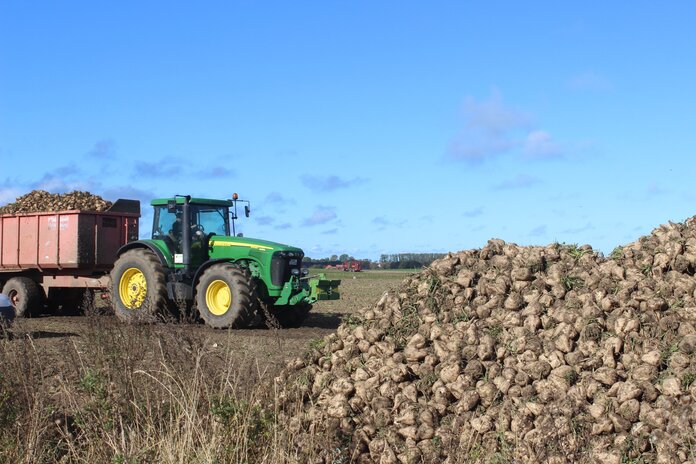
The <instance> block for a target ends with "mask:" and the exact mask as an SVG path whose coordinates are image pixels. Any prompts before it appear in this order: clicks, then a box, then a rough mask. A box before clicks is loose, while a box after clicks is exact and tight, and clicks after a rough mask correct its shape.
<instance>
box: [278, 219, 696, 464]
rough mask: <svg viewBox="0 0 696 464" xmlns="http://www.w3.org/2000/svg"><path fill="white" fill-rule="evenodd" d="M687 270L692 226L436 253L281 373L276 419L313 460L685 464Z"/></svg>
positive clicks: (694, 440) (695, 320)
mask: <svg viewBox="0 0 696 464" xmlns="http://www.w3.org/2000/svg"><path fill="white" fill-rule="evenodd" d="M695 272H696V216H695V217H693V218H691V219H689V220H687V221H686V222H685V223H683V224H674V223H670V224H667V225H663V226H661V227H659V228H657V229H655V230H654V231H653V232H652V234H651V235H649V236H646V237H642V238H640V239H639V240H637V241H636V242H634V243H631V244H630V245H627V246H625V247H623V248H619V249H617V250H615V251H614V252H613V253H612V255H611V256H610V257H609V258H604V257H603V256H602V255H601V254H599V253H596V252H595V251H593V250H592V248H591V247H590V246H587V245H585V246H581V247H577V246H569V245H561V244H553V245H550V246H547V247H537V246H529V247H521V246H517V245H515V244H511V243H505V242H503V241H502V240H490V241H489V242H488V244H487V245H486V246H485V247H483V248H482V249H480V250H471V251H462V252H459V253H451V254H449V255H448V256H447V257H445V258H443V259H440V260H438V261H436V262H434V263H433V264H432V265H431V266H430V267H429V268H428V269H426V270H424V271H423V272H421V273H420V274H418V275H414V276H412V277H410V278H408V279H407V280H405V281H404V283H403V285H402V286H401V288H400V289H398V290H397V291H394V292H391V293H387V294H385V295H384V296H383V297H382V298H381V299H380V300H379V302H378V303H377V304H375V305H374V306H373V307H371V308H367V309H363V310H361V311H359V312H358V313H357V314H356V315H354V316H352V317H350V318H348V319H347V320H344V322H343V323H342V324H341V325H340V327H339V328H338V330H337V332H336V333H335V334H332V335H329V336H327V337H326V338H324V340H323V342H322V343H317V344H315V345H316V346H315V347H314V348H313V349H312V350H311V351H310V352H309V353H308V355H307V356H306V357H305V358H298V359H296V360H294V361H293V362H291V363H289V364H288V366H287V367H286V369H285V370H284V371H283V372H282V373H281V375H280V376H279V377H278V378H277V379H276V382H277V385H278V388H279V392H280V393H279V395H280V399H281V402H282V403H281V404H282V406H281V420H282V421H285V422H286V423H287V424H288V431H289V433H291V434H293V436H294V437H295V440H296V444H297V450H298V453H300V458H301V459H300V460H302V459H303V458H302V457H303V456H305V457H306V458H307V459H308V457H309V456H313V460H315V461H318V462H381V463H397V462H403V463H411V462H414V463H415V462H446V463H455V462H472V463H473V462H515V463H518V462H520V463H538V462H548V463H566V462H580V463H585V462H602V463H616V464H619V463H623V462H657V463H680V462H681V463H683V462H691V463H694V462H696V298H695V291H696V277H695V276H694V273H695ZM322 431H323V432H322ZM326 431H328V436H327V432H326ZM303 453H304V454H303Z"/></svg>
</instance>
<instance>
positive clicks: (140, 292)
mask: <svg viewBox="0 0 696 464" xmlns="http://www.w3.org/2000/svg"><path fill="white" fill-rule="evenodd" d="M111 299H112V302H113V307H114V312H115V313H116V317H118V318H119V319H120V320H122V321H124V322H134V323H138V322H141V323H150V322H154V321H155V320H157V316H158V314H159V312H160V311H161V310H162V309H163V308H164V307H165V306H166V303H167V287H166V285H165V281H164V268H163V267H162V264H161V263H160V262H159V259H157V257H156V256H155V254H154V253H153V252H151V251H150V250H146V249H144V248H137V249H135V250H128V251H126V252H125V253H123V254H122V255H121V256H120V257H119V258H118V259H117V260H116V263H115V264H114V268H113V269H112V270H111Z"/></svg>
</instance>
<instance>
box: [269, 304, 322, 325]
mask: <svg viewBox="0 0 696 464" xmlns="http://www.w3.org/2000/svg"><path fill="white" fill-rule="evenodd" d="M276 308H277V309H276ZM276 308H273V309H271V315H272V316H274V317H275V318H276V320H277V321H278V323H279V324H280V326H281V327H283V328H286V329H290V328H297V327H300V326H301V325H302V323H303V322H304V320H305V319H307V316H308V315H309V312H310V311H311V310H312V305H311V304H303V303H298V304H296V305H294V306H280V307H276Z"/></svg>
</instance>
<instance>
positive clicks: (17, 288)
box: [2, 277, 46, 317]
mask: <svg viewBox="0 0 696 464" xmlns="http://www.w3.org/2000/svg"><path fill="white" fill-rule="evenodd" d="M2 293H4V294H5V295H7V297H8V298H9V299H10V301H12V304H13V305H14V307H15V315H16V316H17V317H31V316H36V315H37V314H39V313H41V310H42V309H43V306H44V303H45V302H46V294H45V293H44V291H43V288H41V286H40V285H39V284H37V283H36V282H34V281H33V280H32V279H30V278H29V277H13V278H11V279H10V280H8V281H7V282H6V283H5V285H4V286H3V287H2Z"/></svg>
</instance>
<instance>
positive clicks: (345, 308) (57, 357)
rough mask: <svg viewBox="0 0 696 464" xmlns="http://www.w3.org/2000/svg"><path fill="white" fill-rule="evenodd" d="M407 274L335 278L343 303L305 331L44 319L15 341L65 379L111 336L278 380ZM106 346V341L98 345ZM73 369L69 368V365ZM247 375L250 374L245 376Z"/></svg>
mask: <svg viewBox="0 0 696 464" xmlns="http://www.w3.org/2000/svg"><path fill="white" fill-rule="evenodd" d="M405 276H406V274H404V273H401V272H379V273H377V274H375V273H369V272H365V273H361V274H346V273H335V274H333V275H332V276H331V278H341V279H343V282H342V284H341V300H338V301H328V302H319V303H317V304H316V305H315V306H314V309H313V310H312V312H311V313H310V315H309V317H308V318H307V320H306V321H305V322H304V324H303V326H302V327H301V328H297V329H283V330H269V329H267V328H265V327H258V328H253V329H244V330H216V329H212V328H210V327H207V326H205V325H203V324H195V323H182V324H164V323H163V324H156V325H154V326H148V327H146V328H137V327H131V326H127V325H123V324H121V323H119V321H118V320H117V319H116V317H115V316H40V317H35V318H31V319H18V320H17V321H16V322H15V326H14V328H13V329H12V332H13V338H14V339H15V340H17V339H18V338H26V337H30V338H31V340H32V341H33V345H34V346H35V349H36V351H37V352H40V353H41V354H42V356H43V357H44V358H48V359H47V360H50V361H52V362H50V363H48V364H50V365H52V366H53V369H52V370H53V371H54V372H53V373H52V374H59V373H63V374H65V372H63V371H65V369H63V366H64V364H65V363H66V362H74V360H72V359H71V360H68V359H67V357H66V353H67V352H68V351H70V348H73V347H75V348H77V349H78V351H79V352H84V353H86V354H88V353H89V350H90V349H94V348H93V347H90V345H92V344H93V343H94V342H95V340H103V339H104V337H107V339H106V340H104V343H103V344H106V345H108V344H109V343H113V340H112V342H109V340H108V337H119V340H121V339H123V338H128V339H129V340H132V341H131V342H130V343H133V344H134V345H136V344H137V345H140V344H142V346H146V345H148V344H149V343H151V342H152V339H153V338H155V339H157V338H167V339H174V340H178V341H179V343H181V346H182V349H186V346H188V345H202V346H204V347H205V348H206V352H207V353H209V354H210V355H211V356H210V358H218V359H220V360H222V359H225V362H234V363H235V364H238V365H239V366H244V369H240V371H247V372H249V373H251V374H252V375H251V376H250V377H249V376H247V377H248V378H247V381H249V382H251V381H252V379H254V378H258V377H261V376H267V375H270V376H274V375H275V374H276V373H278V372H279V371H280V369H281V368H282V366H283V365H284V364H285V363H286V362H287V361H288V360H289V359H292V358H294V357H296V356H300V355H302V354H303V353H304V352H305V351H306V350H307V348H308V347H309V344H310V343H311V341H312V340H315V339H318V338H322V337H324V336H325V335H327V334H329V333H331V332H333V331H335V330H336V328H337V327H338V325H339V324H340V321H341V318H342V317H343V316H345V315H347V314H350V313H353V312H355V311H357V310H358V309H360V308H361V307H363V306H369V305H371V304H373V303H374V302H375V301H376V300H377V299H378V298H379V296H380V295H381V294H382V293H383V292H384V291H386V290H388V289H390V288H393V287H394V286H396V285H398V284H399V283H400V281H401V279H402V278H403V277H405ZM98 343H100V344H101V342H98ZM66 367H67V368H68V370H70V369H69V366H66ZM244 375H246V374H244Z"/></svg>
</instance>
